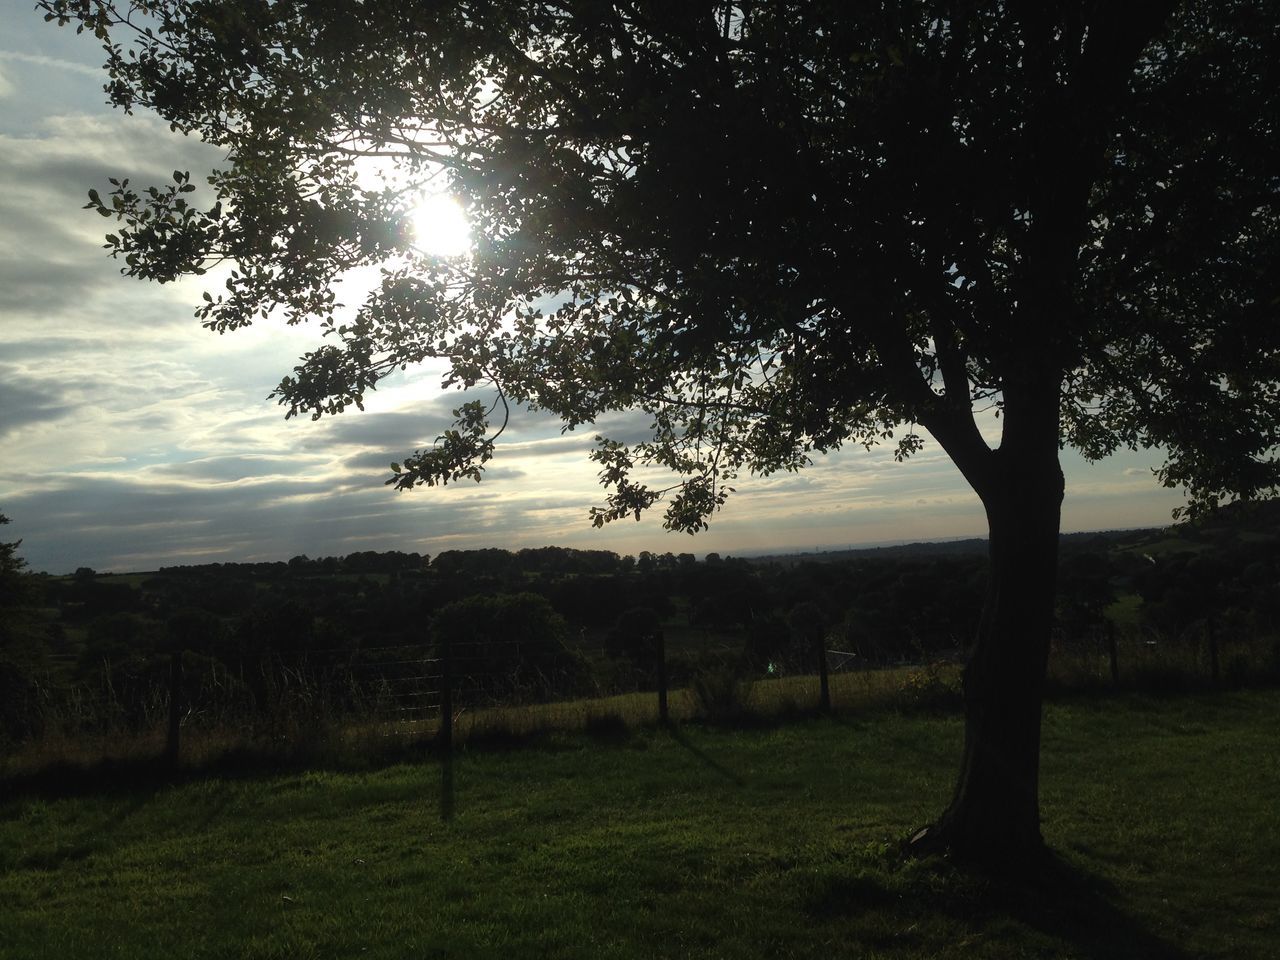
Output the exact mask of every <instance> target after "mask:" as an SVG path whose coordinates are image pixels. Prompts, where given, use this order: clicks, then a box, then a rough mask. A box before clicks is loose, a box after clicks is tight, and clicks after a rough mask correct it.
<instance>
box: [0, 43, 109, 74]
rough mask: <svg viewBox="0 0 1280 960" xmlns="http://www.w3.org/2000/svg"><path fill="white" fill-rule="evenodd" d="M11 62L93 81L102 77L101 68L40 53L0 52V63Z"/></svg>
mask: <svg viewBox="0 0 1280 960" xmlns="http://www.w3.org/2000/svg"><path fill="white" fill-rule="evenodd" d="M6 60H8V61H12V62H15V63H29V64H33V65H35V66H38V67H51V68H53V69H54V70H59V71H62V72H64V73H77V74H80V75H81V76H86V77H92V78H93V79H94V80H101V79H102V77H103V76H104V74H103V71H102V68H101V67H92V66H89V65H88V64H86V63H77V62H75V61H73V60H63V59H60V58H58V57H50V56H46V55H45V54H40V53H23V52H21V51H18V50H0V62H3V61H6Z"/></svg>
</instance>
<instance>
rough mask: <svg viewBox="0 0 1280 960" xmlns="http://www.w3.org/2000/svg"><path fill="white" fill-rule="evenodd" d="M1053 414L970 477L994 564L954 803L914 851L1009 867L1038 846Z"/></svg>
mask: <svg viewBox="0 0 1280 960" xmlns="http://www.w3.org/2000/svg"><path fill="white" fill-rule="evenodd" d="M1046 413H1048V411H1047V410H1046ZM1052 413H1053V416H1054V420H1055V422H1054V423H1053V424H1052V425H1051V426H1050V429H1047V430H1044V429H1042V430H1040V431H1035V430H1030V431H1027V432H1026V433H1021V434H1020V432H1019V431H1018V430H1014V431H1011V430H1010V427H1013V426H1014V425H1013V424H1012V423H1009V424H1006V429H1005V435H1004V440H1003V442H1002V443H1001V447H1000V449H999V450H997V451H994V454H993V456H992V458H991V460H990V461H989V463H988V465H987V469H985V470H984V476H983V479H982V482H981V483H977V484H975V487H977V489H978V493H979V495H980V496H981V498H982V501H983V505H984V506H985V508H986V513H987V521H988V524H989V527H990V546H989V549H990V560H989V564H990V566H989V579H988V586H987V595H986V600H985V604H984V607H983V614H982V622H981V625H980V627H979V632H978V638H977V643H976V645H975V647H974V650H973V652H972V654H971V656H970V659H969V663H968V664H967V666H966V667H965V671H964V704H965V743H964V754H963V759H962V761H961V767H960V776H959V780H958V782H957V783H956V788H955V793H954V795H953V796H952V799H951V803H950V805H949V806H948V807H947V809H946V811H945V812H944V813H943V814H942V816H941V817H940V818H939V819H938V821H937V822H936V823H935V824H934V825H933V826H931V827H928V828H926V829H924V830H922V831H920V832H919V833H918V834H917V835H916V837H915V838H914V840H913V847H914V848H915V849H917V850H919V851H921V852H934V851H937V852H944V851H945V852H947V853H949V854H950V855H952V856H953V857H955V858H957V859H961V860H966V861H970V862H980V863H986V864H990V865H1000V866H1009V865H1012V864H1015V863H1018V862H1023V861H1026V860H1028V859H1031V858H1034V857H1035V856H1036V855H1037V854H1038V853H1039V852H1040V851H1041V850H1042V849H1043V841H1042V839H1041V836H1040V809H1039V772H1040V714H1041V705H1042V700H1043V695H1044V677H1045V668H1046V666H1047V664H1048V657H1049V637H1050V631H1051V628H1052V624H1053V607H1054V591H1055V586H1056V576H1057V559H1058V528H1059V520H1060V516H1061V506H1062V493H1063V478H1062V471H1061V468H1060V467H1059V465H1058V459H1057V452H1058V451H1057V430H1056V404H1055V405H1054V409H1053V411H1052ZM1042 426H1043V424H1042ZM1024 441H1025V442H1024Z"/></svg>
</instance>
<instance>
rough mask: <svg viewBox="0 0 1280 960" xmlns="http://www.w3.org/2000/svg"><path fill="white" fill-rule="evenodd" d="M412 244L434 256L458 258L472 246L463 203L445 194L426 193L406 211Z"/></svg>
mask: <svg viewBox="0 0 1280 960" xmlns="http://www.w3.org/2000/svg"><path fill="white" fill-rule="evenodd" d="M409 229H410V231H411V233H412V237H413V245H414V247H416V248H417V249H418V250H420V251H422V252H423V253H429V254H433V255H435V256H437V257H459V256H462V254H464V253H466V252H467V251H468V250H470V249H471V225H470V224H469V223H468V222H467V214H466V211H465V210H463V209H462V204H460V203H458V201H457V200H456V199H454V198H453V197H451V196H450V195H449V194H447V193H432V194H425V195H423V196H422V198H421V199H419V200H418V202H417V203H416V204H414V205H413V208H412V209H411V210H410V211H409Z"/></svg>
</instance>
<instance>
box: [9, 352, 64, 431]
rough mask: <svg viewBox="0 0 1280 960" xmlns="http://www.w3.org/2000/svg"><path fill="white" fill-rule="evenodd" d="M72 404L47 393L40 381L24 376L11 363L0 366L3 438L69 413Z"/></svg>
mask: <svg viewBox="0 0 1280 960" xmlns="http://www.w3.org/2000/svg"><path fill="white" fill-rule="evenodd" d="M72 410H73V407H72V406H71V405H70V404H67V403H65V402H63V401H62V399H61V398H60V397H58V396H56V395H54V394H51V393H49V392H47V390H46V388H45V386H44V385H43V384H41V383H40V382H39V381H36V380H32V379H30V378H28V377H25V376H23V375H22V374H20V373H17V372H15V370H14V369H13V368H12V367H10V366H9V365H7V364H4V365H0V439H3V438H7V437H8V436H9V435H10V434H14V433H17V432H18V431H20V430H22V429H23V428H25V427H29V426H32V425H33V424H40V423H48V422H50V421H53V420H58V419H60V418H62V417H65V416H67V415H68V414H70V413H71V412H72Z"/></svg>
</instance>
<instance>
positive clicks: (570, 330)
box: [41, 0, 1280, 530]
mask: <svg viewBox="0 0 1280 960" xmlns="http://www.w3.org/2000/svg"><path fill="white" fill-rule="evenodd" d="M41 6H43V7H44V8H45V9H46V10H47V12H48V15H49V16H50V17H52V18H55V19H58V20H59V21H60V22H66V21H70V20H74V21H78V22H79V24H80V26H81V27H83V28H87V29H89V30H91V31H93V32H94V33H95V34H97V36H98V37H100V38H101V39H102V40H103V41H104V43H105V45H106V47H107V50H108V55H109V59H108V64H107V66H108V69H109V72H110V78H109V81H108V83H107V87H106V89H107V92H108V94H109V96H110V98H111V100H112V102H113V103H115V104H116V105H117V106H120V107H123V108H125V109H127V110H132V109H136V108H148V109H151V110H154V111H155V112H157V113H158V114H159V115H160V116H162V117H163V118H165V119H166V120H168V121H169V122H170V123H171V124H172V125H173V126H174V128H175V129H178V130H181V131H183V132H187V133H192V134H194V135H198V136H200V137H202V138H203V139H205V140H206V141H208V142H211V143H214V144H217V145H219V146H221V147H223V148H224V149H225V150H226V151H227V156H228V164H227V166H226V167H225V168H223V169H221V170H219V171H217V172H215V173H214V174H213V175H212V177H211V178H210V183H211V185H212V188H213V193H214V198H213V202H212V203H211V204H209V205H207V206H196V205H194V204H193V203H192V202H191V201H190V199H189V198H190V197H191V195H192V193H193V191H194V185H193V183H192V182H191V179H190V177H189V175H188V174H187V173H185V172H183V171H175V176H174V182H173V183H172V184H170V185H168V186H167V187H160V188H150V189H147V190H139V189H137V188H136V187H135V186H133V185H131V184H129V183H127V182H121V183H118V184H115V185H114V188H113V189H112V190H111V191H110V192H109V193H108V194H106V195H105V196H102V195H99V194H97V193H96V192H95V193H94V194H92V195H91V204H90V205H91V206H93V207H95V208H96V209H98V210H99V212H101V213H102V214H104V215H105V216H108V217H114V218H116V219H118V220H119V221H120V223H121V229H120V230H119V232H117V233H115V234H113V235H112V236H111V237H110V238H109V243H110V248H111V250H112V252H113V254H115V255H116V256H119V257H121V258H122V259H123V261H124V271H125V272H126V273H129V274H131V275H134V276H139V277H147V278H152V279H158V280H160V281H166V280H172V279H174V278H176V277H178V276H180V275H183V274H190V273H201V272H204V271H208V270H211V269H214V268H215V267H219V266H221V265H224V264H229V265H231V273H230V276H229V278H228V279H227V281H226V284H225V289H224V290H223V291H222V292H221V293H220V294H218V295H216V296H210V298H209V300H208V302H206V303H205V304H204V305H202V306H201V307H200V310H199V315H200V317H201V318H202V320H203V321H204V322H205V323H206V325H208V326H209V327H210V328H211V329H214V330H218V331H229V330H234V329H236V328H238V327H241V326H244V325H246V324H248V323H250V322H252V321H253V320H254V319H256V318H258V317H260V316H263V315H266V314H268V313H271V312H273V311H274V312H277V313H280V314H282V315H283V316H284V318H285V319H286V320H287V321H288V322H290V323H296V322H299V321H302V320H313V321H315V322H317V323H318V324H319V325H320V327H321V330H322V332H323V334H324V336H325V340H326V342H325V344H324V345H323V346H320V347H318V348H317V349H316V350H315V351H313V352H312V353H310V354H308V356H307V357H306V358H305V360H304V362H303V363H302V364H301V365H299V366H298V367H297V368H296V369H295V370H294V372H293V373H292V374H291V375H290V376H288V377H286V378H285V379H284V380H283V381H282V382H281V384H280V385H279V387H278V389H277V391H276V397H277V399H278V400H279V401H280V403H282V404H283V405H284V406H285V407H286V408H287V412H288V414H289V415H290V416H292V415H297V414H303V413H307V414H310V415H312V416H315V417H318V416H321V415H323V414H329V413H337V412H341V411H342V410H344V409H346V408H347V407H349V406H359V405H361V404H362V402H363V399H364V396H365V394H366V393H367V391H369V390H372V389H374V388H375V387H376V385H377V384H378V383H379V382H380V381H381V380H382V379H383V378H385V377H387V376H389V375H390V374H392V373H393V372H394V371H396V370H398V369H403V368H405V367H407V366H409V365H412V364H418V363H421V362H423V361H431V360H437V361H444V362H447V364H448V367H449V373H448V374H447V376H446V382H447V384H449V385H452V386H458V387H477V386H481V385H487V386H491V387H494V388H496V390H497V391H498V398H499V399H498V403H497V404H495V405H494V406H493V407H491V406H488V405H486V404H484V403H482V402H478V401H473V402H468V403H465V404H462V405H461V406H460V407H459V409H458V411H457V423H456V424H455V426H454V427H453V428H452V429H450V430H448V431H446V432H445V433H444V434H443V435H442V436H441V438H440V439H439V441H438V442H437V444H436V445H435V446H434V447H433V448H432V449H429V450H426V451H418V452H416V453H415V454H413V455H411V456H409V457H407V458H406V459H405V460H404V462H403V463H402V464H397V465H396V474H395V476H394V477H393V478H392V480H391V481H389V482H394V483H395V484H396V485H397V486H398V487H400V488H407V487H410V486H413V485H415V484H418V483H428V484H435V483H448V482H452V481H456V480H459V479H461V478H463V477H472V478H476V479H478V478H479V476H480V471H482V470H483V467H484V464H485V463H486V462H487V460H488V459H489V458H490V457H491V456H492V454H493V445H492V440H493V433H494V430H493V426H494V424H493V423H492V421H494V419H495V417H497V418H498V419H499V420H500V419H501V413H500V412H499V411H500V410H501V408H503V407H505V406H507V405H510V404H519V405H530V406H535V407H539V408H543V409H546V410H550V411H553V412H554V413H556V414H558V415H559V416H560V417H561V418H563V421H564V424H565V425H566V427H567V428H574V427H578V426H582V425H587V424H591V423H592V422H593V421H594V420H595V419H596V418H597V417H598V416H599V415H600V414H602V413H604V412H607V411H611V410H623V409H640V410H643V411H644V412H645V413H647V414H648V415H649V416H650V417H651V418H652V424H653V435H652V438H651V439H650V440H648V441H646V442H643V443H639V444H634V445H624V444H621V443H618V442H615V441H613V440H609V439H606V438H600V440H599V444H598V447H597V449H596V452H595V454H594V456H595V459H596V460H597V461H598V463H599V465H600V470H601V479H602V482H603V483H604V485H605V486H606V488H607V489H608V491H609V494H608V498H607V500H606V502H605V503H604V505H602V506H601V507H598V508H596V509H595V510H594V511H593V515H594V518H595V521H596V522H597V523H602V522H604V521H607V520H612V519H616V518H619V517H625V516H632V515H638V514H639V513H640V512H641V511H642V510H644V509H646V508H648V507H650V506H652V505H653V504H655V503H656V502H657V501H659V500H660V499H665V503H666V523H667V525H668V526H670V527H673V528H676V529H683V530H695V529H699V528H701V527H702V526H704V525H705V523H706V520H707V518H708V517H709V516H710V515H711V514H712V513H713V512H714V511H715V510H716V509H717V508H718V507H719V506H720V505H721V504H722V503H723V502H724V500H725V498H726V496H727V494H728V493H729V492H730V486H729V484H731V483H732V481H733V478H734V476H735V475H736V474H738V473H739V472H740V471H743V470H748V471H751V472H754V473H769V472H771V471H775V470H784V469H785V470H791V469H796V468H799V467H801V466H803V465H804V464H805V463H806V462H807V458H808V457H809V455H811V454H813V453H815V452H818V453H821V452H826V451H830V450H833V449H835V448H837V447H839V446H841V445H842V444H845V443H849V442H856V443H863V444H868V445H869V444H873V443H877V442H881V441H886V440H888V441H891V442H892V443H893V444H894V446H895V450H896V453H897V455H898V456H899V457H905V456H908V455H909V454H911V453H912V452H914V451H915V450H917V449H918V448H919V446H920V444H921V438H920V434H919V433H918V432H917V430H916V425H918V424H922V425H924V426H925V427H927V428H928V429H929V430H930V431H931V432H932V433H933V435H934V436H935V437H936V438H937V439H938V440H939V441H941V442H942V443H943V445H944V447H946V448H947V449H948V452H949V453H951V454H952V456H953V457H955V458H956V459H957V461H958V462H959V463H960V465H961V468H962V470H964V472H965V473H966V476H967V477H969V479H970V480H971V481H973V482H975V483H976V484H980V483H981V482H982V474H983V471H984V469H986V468H985V466H984V463H983V461H984V460H986V459H989V454H990V450H989V449H987V448H986V445H985V444H984V443H983V442H982V438H981V436H980V435H979V433H978V425H977V424H976V423H975V418H974V410H975V409H980V408H981V407H982V406H991V407H994V410H995V412H996V413H997V414H999V413H1000V412H1001V411H1002V410H1003V409H1004V408H1005V407H1006V406H1007V405H1008V404H1010V403H1013V404H1015V405H1016V404H1017V402H1018V396H1019V394H1020V391H1021V392H1026V390H1029V389H1034V387H1035V386H1036V385H1037V384H1043V383H1046V382H1047V383H1050V384H1057V385H1058V388H1059V389H1058V390H1057V391H1055V392H1056V393H1057V394H1058V395H1059V396H1060V399H1061V407H1060V417H1057V418H1052V419H1056V420H1057V421H1058V422H1059V424H1060V436H1059V437H1058V438H1057V439H1059V440H1060V441H1061V442H1062V443H1067V444H1071V445H1074V446H1075V447H1077V448H1078V449H1080V450H1081V451H1083V452H1084V453H1085V454H1086V455H1087V456H1090V457H1101V456H1104V455H1106V454H1108V453H1110V452H1112V451H1114V450H1116V449H1118V448H1120V447H1124V446H1130V447H1137V446H1160V447H1162V448H1163V449H1164V450H1165V451H1166V452H1167V454H1168V461H1167V463H1166V465H1165V467H1164V468H1163V470H1162V472H1161V477H1162V478H1163V480H1164V481H1165V482H1166V483H1168V484H1171V485H1173V484H1178V485H1183V486H1185V487H1186V489H1187V490H1188V491H1189V493H1190V497H1191V503H1192V505H1193V506H1202V505H1211V504H1213V503H1216V502H1217V501H1219V500H1220V499H1222V498H1224V497H1234V496H1238V495H1244V496H1249V495H1255V494H1258V493H1260V492H1263V491H1265V490H1268V489H1271V488H1273V487H1274V485H1275V482H1276V477H1277V466H1276V461H1275V457H1274V453H1273V451H1274V449H1275V447H1276V416H1275V411H1276V410H1277V409H1278V408H1280V396H1278V395H1277V387H1276V384H1277V381H1278V379H1280V378H1278V377H1277V356H1278V355H1280V351H1278V350H1277V347H1278V344H1277V332H1276V331H1277V329H1280V327H1278V326H1277V324H1276V323H1275V322H1274V319H1275V312H1276V305H1277V294H1278V292H1280V291H1278V290H1277V279H1276V277H1277V276H1278V275H1280V274H1278V273H1277V271H1275V270H1274V269H1273V268H1274V264H1275V262H1276V255H1277V253H1278V252H1280V250H1278V249H1277V236H1278V231H1277V208H1276V195H1277V190H1278V187H1277V180H1276V171H1277V170H1278V169H1280V157H1278V156H1277V150H1278V149H1280V147H1278V146H1277V145H1278V144H1280V136H1277V131H1276V129H1275V124H1276V117H1277V115H1280V111H1277V109H1276V107H1277V104H1276V99H1275V92H1274V91H1275V90H1276V89H1278V88H1280V75H1278V74H1280V68H1278V67H1277V62H1280V58H1277V57H1276V56H1275V51H1276V49H1277V31H1278V27H1277V22H1278V18H1277V16H1276V10H1275V5H1274V4H1273V3H1271V2H1254V0H1250V2H1244V0H1235V2H1223V3H1219V2H1213V3H1209V2H1205V0H1189V2H1182V3H1173V2H1155V0H1144V2H1138V3H1131V4H1123V5H1109V4H1090V3H1083V4H1080V3H1047V4H1046V3H1035V4H1022V3H1012V2H987V3H939V2H921V3H911V4H855V5H850V4H836V3H829V2H817V3H814V2H803V3H801V2H782V0H778V2H745V3H714V2H704V3H687V4H686V3H669V2H657V0H654V2H644V3H622V2H618V3H607V2H594V0H593V2H587V0H580V2H551V3H547V2H506V3H485V4H477V3H473V2H467V0H454V2H440V3H430V4H418V3H405V2H401V0H379V2H365V3H356V2H344V3H334V4H310V3H300V2H279V3H270V4H268V3H256V2H241V3H228V2H216V3H215V2H209V0H166V2H146V3H142V2H137V0H133V2H123V0H114V2H113V0H44V2H43V3H42V4H41ZM375 169H377V170H382V171H386V172H391V171H392V170H393V169H394V171H395V172H394V175H392V176H391V178H390V179H389V180H387V181H386V182H383V183H373V185H371V179H372V178H371V177H370V176H369V173H370V171H372V170H375ZM433 178H434V179H433ZM428 182H431V183H435V184H438V185H447V187H448V189H449V190H451V191H452V192H454V193H455V194H456V195H457V196H458V197H460V198H461V199H462V201H463V203H464V205H465V208H466V210H467V213H468V216H469V218H470V220H471V223H472V225H473V229H474V234H475V240H474V244H473V249H472V252H471V255H470V256H467V257H463V258H454V259H447V258H438V257H432V256H429V255H426V254H423V253H421V252H419V251H417V250H416V249H415V248H414V246H413V243H412V238H411V236H410V235H409V232H408V229H407V226H406V223H407V217H408V215H409V212H410V208H411V205H412V202H413V198H414V197H415V195H416V193H417V191H418V190H420V189H421V188H422V187H423V185H424V184H427V183H428ZM368 265H379V266H381V267H382V268H383V272H382V275H381V281H380V284H379V286H378V287H377V288H376V289H375V290H373V291H372V292H371V293H370V294H369V296H368V298H367V300H365V302H364V303H362V304H360V305H359V306H358V309H356V310H355V312H354V313H353V314H352V313H348V312H343V311H342V310H340V309H339V304H338V303H337V301H336V299H335V294H334V283H335V281H336V280H337V279H338V278H340V277H341V276H342V275H343V274H344V273H345V272H346V271H348V270H350V269H352V268H355V267H359V266H368ZM1015 416H1016V414H1015ZM1049 429H1052V427H1050V428H1049ZM979 445H981V446H979ZM647 467H656V468H660V471H654V470H645V469H643V468H647ZM660 475H661V476H665V477H667V478H669V481H670V482H664V481H662V480H655V479H653V477H655V476H660Z"/></svg>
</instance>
